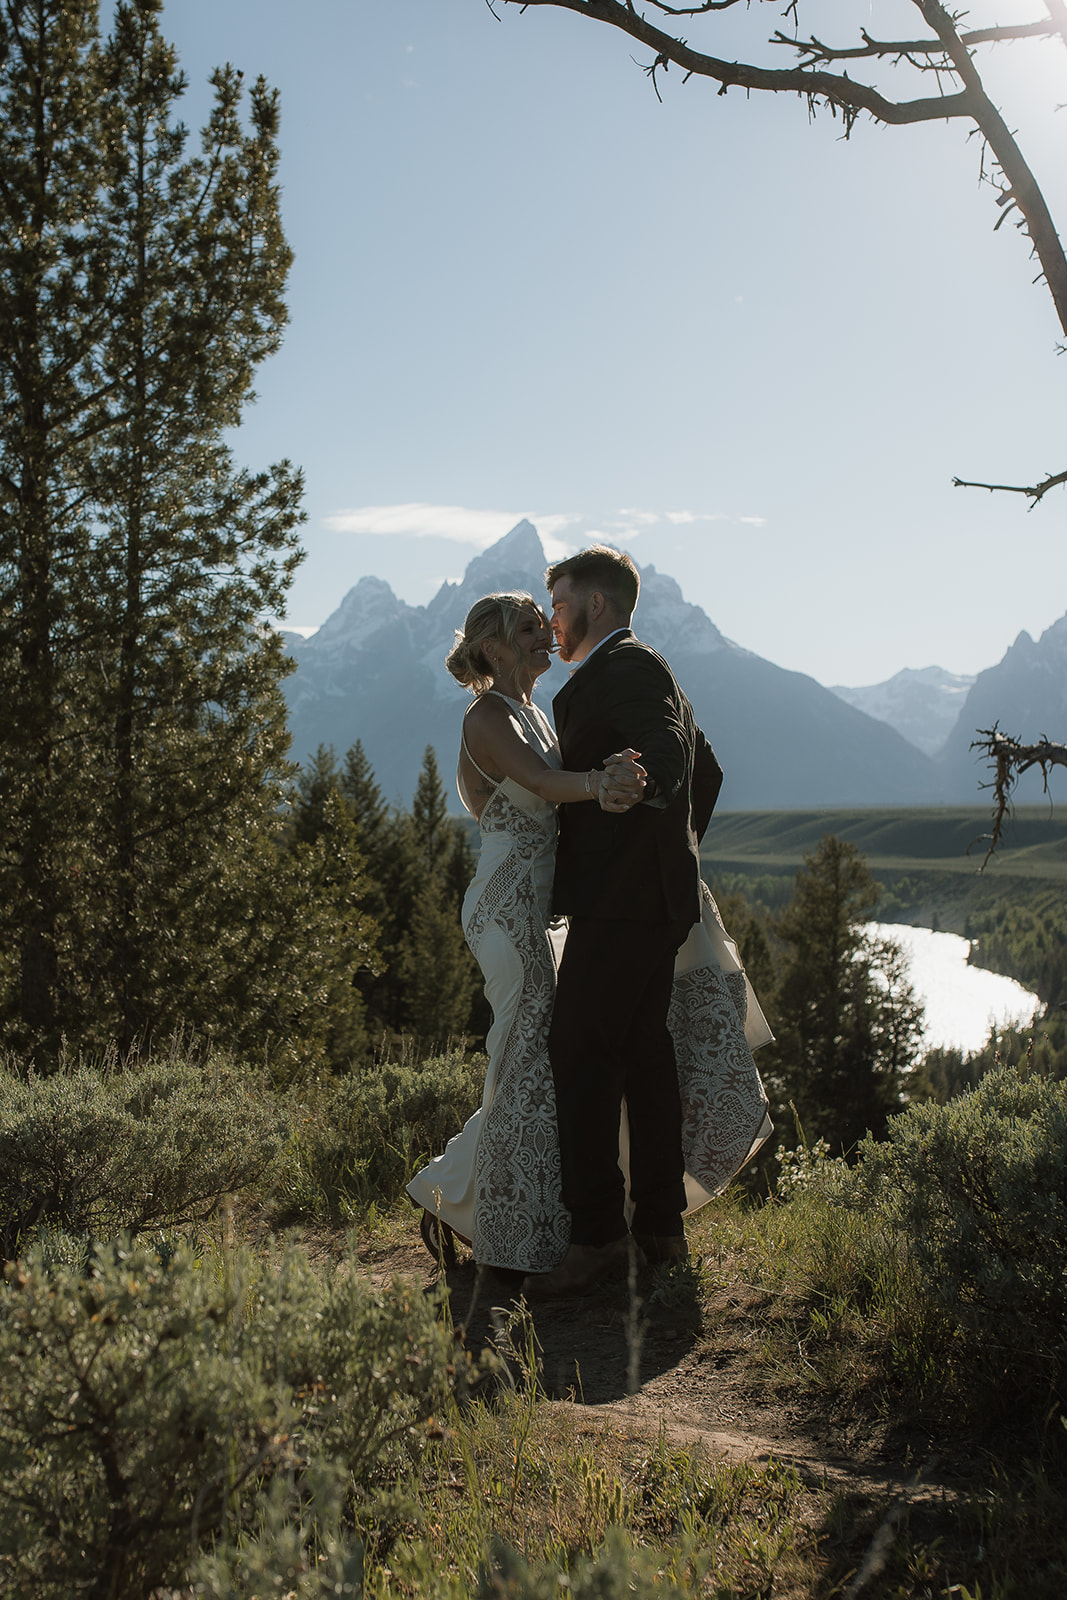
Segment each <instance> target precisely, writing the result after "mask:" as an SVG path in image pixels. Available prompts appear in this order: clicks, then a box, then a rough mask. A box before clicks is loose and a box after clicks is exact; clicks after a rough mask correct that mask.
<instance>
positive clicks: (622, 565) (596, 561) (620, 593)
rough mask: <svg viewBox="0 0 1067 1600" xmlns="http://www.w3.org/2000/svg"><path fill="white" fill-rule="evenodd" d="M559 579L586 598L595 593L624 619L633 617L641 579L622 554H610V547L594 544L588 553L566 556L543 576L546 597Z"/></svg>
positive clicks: (613, 552)
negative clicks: (583, 592) (605, 599)
mask: <svg viewBox="0 0 1067 1600" xmlns="http://www.w3.org/2000/svg"><path fill="white" fill-rule="evenodd" d="M560 578H570V580H571V582H572V583H573V584H574V585H575V586H576V588H579V589H582V590H584V591H585V593H586V594H591V593H593V591H594V590H599V591H600V593H601V594H603V595H606V596H607V598H608V599H609V600H610V601H611V603H612V605H613V606H614V607H615V609H616V611H618V612H620V613H621V614H622V615H623V616H625V617H632V616H633V614H634V609H635V607H636V605H637V597H638V595H639V594H640V592H641V578H640V574H639V573H638V571H637V568H636V567H635V566H634V564H633V561H632V560H631V559H630V557H629V556H628V555H627V554H626V552H625V551H624V550H614V549H612V547H611V545H610V544H594V545H590V547H589V549H588V550H579V552H578V554H577V555H576V556H568V557H567V559H566V561H557V562H556V564H555V566H554V567H549V569H548V571H547V572H546V573H545V587H546V588H547V589H548V592H549V593H550V594H551V592H552V590H553V588H554V587H555V585H556V584H557V583H558V582H559V580H560Z"/></svg>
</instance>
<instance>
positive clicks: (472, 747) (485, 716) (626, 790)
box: [464, 695, 645, 811]
mask: <svg viewBox="0 0 1067 1600" xmlns="http://www.w3.org/2000/svg"><path fill="white" fill-rule="evenodd" d="M464 734H465V737H466V740H467V748H468V750H469V751H470V753H471V755H472V756H473V758H474V760H475V761H476V762H477V763H478V765H479V766H480V767H481V768H482V769H483V770H484V771H485V772H487V773H488V774H489V776H490V777H492V778H494V779H497V780H499V779H500V778H511V779H512V781H513V782H515V783H518V784H521V785H522V787H523V788H524V789H529V790H530V792H531V793H532V794H536V795H540V797H541V799H542V800H550V801H552V803H553V804H555V805H563V804H573V803H574V802H575V801H579V800H600V803H601V805H602V806H603V808H604V810H605V811H628V810H629V808H630V807H631V806H632V805H636V803H637V802H638V801H639V800H640V799H641V796H642V794H643V793H644V788H645V773H644V769H643V768H642V767H640V766H638V765H637V761H636V755H637V752H636V751H635V752H633V753H632V755H631V759H630V760H629V762H628V763H624V764H620V765H618V766H614V767H613V768H612V779H611V791H612V792H611V795H610V796H609V795H608V794H606V793H605V794H604V796H603V797H601V792H600V791H601V782H602V780H603V777H604V773H603V770H602V769H600V768H596V767H594V768H593V769H592V770H591V771H590V772H560V771H559V770H558V769H557V768H556V767H550V766H549V765H548V763H547V761H545V760H544V759H543V758H542V757H541V756H540V755H539V754H538V752H537V751H536V750H534V749H533V748H532V746H531V745H529V744H527V742H526V740H525V739H524V738H523V737H522V735H521V734H520V733H519V730H518V728H517V727H516V725H515V720H514V717H513V715H512V713H511V712H510V711H509V710H508V708H507V706H506V705H505V704H504V702H503V700H501V699H500V698H499V697H498V696H496V695H492V696H490V695H485V696H484V697H483V698H482V699H480V700H478V701H477V702H476V704H475V705H473V706H472V707H471V709H470V711H468V713H467V719H466V722H465V724H464ZM623 753H624V754H627V753H628V752H623Z"/></svg>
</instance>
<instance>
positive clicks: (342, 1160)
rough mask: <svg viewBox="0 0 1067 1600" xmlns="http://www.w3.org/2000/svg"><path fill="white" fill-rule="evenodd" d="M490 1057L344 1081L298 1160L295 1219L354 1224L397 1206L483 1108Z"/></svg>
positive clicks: (366, 1073)
mask: <svg viewBox="0 0 1067 1600" xmlns="http://www.w3.org/2000/svg"><path fill="white" fill-rule="evenodd" d="M485 1068H486V1058H485V1056H484V1055H475V1056H467V1055H465V1054H464V1053H463V1052H462V1051H461V1050H454V1051H452V1052H450V1053H449V1054H447V1055H443V1056H435V1057H433V1058H431V1059H430V1060H428V1061H423V1062H421V1063H420V1064H419V1065H417V1066H406V1065H398V1064H396V1063H395V1062H381V1063H377V1064H375V1065H374V1066H371V1067H367V1068H364V1069H363V1070H362V1071H360V1072H359V1073H358V1074H356V1073H354V1074H353V1075H352V1076H351V1077H349V1078H346V1079H344V1081H343V1082H342V1083H340V1084H339V1085H338V1086H337V1088H336V1089H335V1091H334V1092H333V1094H332V1096H331V1097H330V1098H329V1099H328V1100H327V1101H326V1102H325V1104H324V1105H323V1107H322V1110H321V1114H320V1117H319V1118H318V1121H317V1123H316V1124H315V1125H314V1126H312V1127H311V1128H310V1129H309V1130H307V1131H306V1132H305V1133H304V1134H303V1136H302V1139H301V1140H300V1142H299V1144H297V1145H295V1147H294V1149H293V1151H292V1152H291V1155H290V1163H289V1164H290V1166H291V1168H292V1170H290V1171H289V1172H288V1173H287V1175H286V1179H285V1182H286V1183H287V1185H288V1186H289V1195H288V1198H289V1200H290V1204H291V1207H292V1209H293V1210H294V1211H300V1210H314V1209H316V1208H317V1209H319V1210H321V1211H322V1212H324V1213H325V1214H328V1215H330V1216H332V1217H335V1218H336V1217H339V1218H341V1219H345V1220H349V1219H351V1218H352V1217H354V1216H356V1215H357V1214H358V1213H359V1212H361V1211H362V1210H364V1209H366V1207H368V1206H369V1205H371V1204H375V1205H379V1206H381V1205H389V1204H391V1203H392V1202H393V1201H394V1200H397V1199H398V1198H399V1197H400V1196H401V1195H402V1194H403V1192H404V1186H405V1184H406V1183H407V1181H408V1179H409V1178H410V1177H411V1176H412V1174H413V1173H414V1172H415V1171H416V1170H417V1169H418V1168H419V1167H420V1166H422V1165H424V1164H425V1162H427V1161H428V1160H430V1158H431V1157H432V1156H435V1155H439V1154H440V1152H441V1151H442V1150H443V1149H444V1147H445V1145H446V1144H447V1143H448V1141H449V1139H451V1138H452V1136H453V1134H456V1133H458V1132H459V1130H460V1129H461V1128H462V1126H463V1124H464V1122H466V1120H467V1118H468V1117H469V1116H471V1114H472V1113H473V1112H474V1111H476V1110H477V1109H478V1106H479V1105H480V1104H481V1099H482V1090H483V1087H484V1082H485Z"/></svg>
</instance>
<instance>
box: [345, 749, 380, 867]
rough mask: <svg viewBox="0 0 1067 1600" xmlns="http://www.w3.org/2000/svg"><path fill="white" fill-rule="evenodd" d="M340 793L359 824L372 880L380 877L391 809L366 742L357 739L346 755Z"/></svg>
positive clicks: (359, 836)
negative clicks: (383, 795) (364, 746)
mask: <svg viewBox="0 0 1067 1600" xmlns="http://www.w3.org/2000/svg"><path fill="white" fill-rule="evenodd" d="M339 782H340V786H341V793H342V794H343V795H344V797H345V799H346V800H347V801H348V804H349V808H350V809H351V812H352V820H353V821H354V823H355V825H356V833H357V835H358V838H359V843H360V849H361V850H362V851H363V854H364V856H365V857H366V860H367V866H368V869H369V870H370V873H371V875H372V877H379V876H380V875H381V871H382V868H383V867H384V864H385V863H384V852H385V850H386V849H387V847H388V843H387V842H388V837H389V807H388V806H387V805H386V803H385V801H384V800H383V799H382V791H381V789H380V788H379V786H378V784H377V783H376V782H375V778H374V769H373V767H372V766H371V764H370V762H369V761H368V760H367V753H366V751H365V750H364V748H363V741H362V740H361V739H357V740H356V742H355V744H354V745H353V746H352V748H351V749H350V750H349V751H348V754H347V755H346V756H345V762H344V767H343V768H342V770H341V775H340V779H339Z"/></svg>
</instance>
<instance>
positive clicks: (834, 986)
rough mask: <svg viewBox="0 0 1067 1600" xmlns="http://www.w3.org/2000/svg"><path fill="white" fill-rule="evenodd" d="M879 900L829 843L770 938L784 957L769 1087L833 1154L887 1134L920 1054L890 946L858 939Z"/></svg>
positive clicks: (857, 866) (827, 839) (812, 859)
mask: <svg viewBox="0 0 1067 1600" xmlns="http://www.w3.org/2000/svg"><path fill="white" fill-rule="evenodd" d="M877 898H878V885H877V884H876V883H875V881H874V879H873V877H872V876H871V873H870V871H869V869H868V867H867V863H866V860H865V858H864V856H863V854H862V852H861V851H860V850H859V849H857V847H856V846H855V845H853V844H850V843H848V842H847V841H845V840H842V839H838V838H836V837H835V836H834V835H833V834H826V835H825V836H824V837H823V839H822V841H821V843H820V844H819V845H818V846H817V847H816V849H815V850H814V851H812V852H811V853H810V854H809V855H806V856H805V857H804V866H803V867H802V869H801V871H800V872H799V873H798V874H797V878H796V885H795V889H794V893H793V898H792V900H791V901H790V903H789V905H788V906H787V907H786V909H785V911H784V912H783V913H782V916H781V918H780V920H779V923H778V929H777V931H778V935H779V937H780V938H781V940H782V941H783V942H784V944H785V945H786V957H785V962H784V968H783V972H782V977H781V982H780V985H779V988H778V996H777V1019H776V1025H775V1031H776V1033H777V1035H778V1043H777V1047H776V1052H775V1054H776V1061H777V1068H776V1079H777V1081H776V1083H774V1085H773V1087H775V1088H777V1090H778V1093H779V1095H780V1097H781V1100H782V1102H783V1103H788V1102H790V1101H791V1102H792V1103H793V1104H794V1105H795V1106H796V1109H797V1112H798V1113H799V1115H800V1119H801V1122H802V1123H803V1126H804V1130H805V1134H806V1135H807V1136H808V1137H809V1138H810V1139H816V1138H826V1139H827V1140H829V1142H830V1145H831V1148H832V1149H833V1150H834V1151H835V1152H837V1153H840V1152H841V1151H843V1150H844V1151H848V1150H851V1149H852V1148H853V1147H854V1146H855V1144H856V1143H857V1141H858V1140H860V1139H861V1138H862V1137H863V1136H864V1134H865V1133H867V1132H868V1131H870V1132H873V1133H874V1134H875V1135H878V1134H880V1133H881V1132H882V1131H883V1130H884V1128H885V1123H886V1118H887V1117H888V1116H889V1115H890V1114H891V1113H892V1112H893V1111H896V1110H899V1109H900V1108H901V1104H902V1100H901V1093H902V1079H903V1073H904V1072H905V1070H906V1069H907V1068H908V1067H909V1066H911V1065H912V1064H913V1063H914V1060H915V1058H916V1055H917V1050H918V1042H919V1041H918V1031H917V1025H916V1018H917V1017H918V1016H920V1015H921V1012H920V1011H919V1008H918V1007H917V1005H916V1002H915V998H914V995H913V993H912V991H911V987H910V985H909V984H908V982H907V979H906V977H905V975H904V972H903V969H902V968H901V967H900V965H899V962H898V961H896V960H895V958H894V951H895V947H889V948H879V947H878V946H876V945H874V944H872V943H871V941H869V940H868V939H867V937H866V935H865V933H864V928H863V924H864V923H865V922H866V921H867V920H868V919H869V917H870V915H871V913H872V911H873V909H874V906H875V903H876V901H877ZM898 954H899V953H898Z"/></svg>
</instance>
